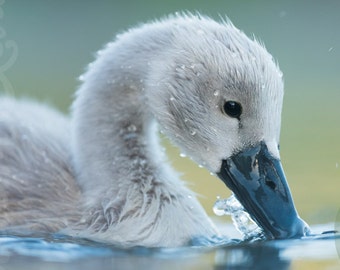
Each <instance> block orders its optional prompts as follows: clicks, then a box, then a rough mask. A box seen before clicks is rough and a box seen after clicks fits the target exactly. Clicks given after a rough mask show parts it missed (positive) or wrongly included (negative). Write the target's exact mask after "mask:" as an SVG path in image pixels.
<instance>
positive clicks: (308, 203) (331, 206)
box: [0, 0, 340, 229]
mask: <svg viewBox="0 0 340 270" xmlns="http://www.w3.org/2000/svg"><path fill="white" fill-rule="evenodd" d="M2 8H3V16H2V18H1V19H0V25H1V27H2V28H3V29H5V31H6V33H7V35H6V37H3V38H2V39H0V42H2V43H1V44H2V45H1V48H0V49H1V50H0V55H1V63H4V62H6V59H7V58H8V57H9V56H10V54H11V50H10V49H6V47H5V46H4V41H5V40H13V41H15V42H16V44H17V46H18V52H19V53H18V57H17V59H16V61H15V63H14V65H12V66H11V68H10V69H8V70H7V71H5V75H6V76H7V78H8V79H9V81H10V82H11V84H12V89H7V92H10V93H11V94H15V95H16V96H22V95H23V96H28V97H33V98H35V99H38V100H41V101H44V102H48V103H50V104H52V105H53V106H56V107H57V108H59V109H60V110H62V111H64V112H66V113H67V112H68V107H69V106H70V104H71V102H72V95H73V93H74V91H75V89H76V88H77V86H78V81H77V77H78V76H79V75H80V74H81V73H82V72H83V71H84V70H85V67H86V65H87V63H89V62H91V61H92V60H93V59H94V56H93V55H94V52H95V51H96V50H98V49H100V48H101V47H102V46H103V44H105V43H106V42H108V41H110V40H111V39H112V38H113V37H114V35H115V34H116V33H117V32H121V31H123V30H125V29H127V28H129V27H131V26H135V25H136V24H139V23H141V22H145V21H148V20H150V19H155V18H159V17H162V16H164V15H166V14H169V13H173V12H175V11H182V10H188V11H199V12H201V13H203V14H206V15H210V16H212V17H214V18H216V19H218V18H219V15H221V16H222V17H224V16H225V15H227V16H228V17H229V18H230V19H231V20H232V21H233V23H234V24H235V25H236V26H237V27H238V28H240V29H242V30H244V31H245V32H246V33H247V34H248V35H252V34H255V36H256V37H258V38H259V39H260V40H262V41H264V43H265V45H266V47H267V49H268V51H269V52H270V53H271V54H272V55H273V56H274V58H275V59H277V61H278V62H279V64H280V67H281V69H282V71H283V73H284V80H285V91H286V92H285V103H284V111H283V123H282V132H281V156H282V161H283V165H284V168H285V171H286V175H287V177H288V180H289V183H290V187H291V190H292V193H293V197H294V199H295V203H296V206H297V208H298V210H299V212H300V215H301V216H302V217H303V218H304V219H305V220H306V221H307V222H309V223H312V224H316V223H328V222H331V223H332V222H334V221H335V216H336V213H337V211H338V210H339V207H340V104H339V103H340V30H339V26H340V15H339V12H340V1H337V0H334V1H292V0H290V1H238V0H233V1H229V0H228V1H218V0H214V1H178V0H173V1H168V2H165V1H150V0H149V1H131V0H125V1H107V0H106V1H97V2H96V1H80V0H76V1H75V0H72V1H54V0H33V1H23V0H22V1H19V0H10V1H9V0H8V1H6V3H5V4H4V5H3V6H2ZM1 63H0V65H1ZM0 87H1V91H3V85H1V86H0ZM0 109H1V108H0ZM165 144H166V145H168V142H167V141H165ZM168 152H169V155H170V159H171V160H172V162H173V164H174V166H176V168H177V169H178V170H180V171H181V172H183V178H185V179H187V180H188V181H189V182H190V186H191V187H192V189H193V190H195V191H196V192H197V193H199V194H200V195H201V196H200V200H201V202H202V204H203V205H204V207H205V208H206V209H207V212H208V213H209V215H213V212H212V210H211V209H212V205H213V203H214V201H215V200H216V196H217V195H220V196H221V197H227V196H229V194H230V193H229V191H228V190H227V189H226V188H225V187H224V185H223V184H222V183H220V181H219V180H217V179H215V178H214V177H212V176H210V175H209V173H208V172H206V171H205V170H204V169H199V168H198V167H197V165H195V164H193V163H191V162H190V161H189V160H187V159H183V158H180V157H179V154H178V151H177V150H176V149H174V148H173V147H171V146H169V147H168ZM227 219H228V218H227V217H223V218H222V220H227ZM330 229H331V228H330Z"/></svg>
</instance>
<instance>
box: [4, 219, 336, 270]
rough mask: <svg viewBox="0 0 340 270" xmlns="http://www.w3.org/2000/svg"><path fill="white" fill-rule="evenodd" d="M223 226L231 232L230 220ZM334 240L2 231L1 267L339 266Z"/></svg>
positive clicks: (315, 228) (320, 228)
mask: <svg viewBox="0 0 340 270" xmlns="http://www.w3.org/2000/svg"><path fill="white" fill-rule="evenodd" d="M224 227H228V230H229V231H230V230H231V231H232V225H231V224H229V225H227V226H224ZM329 228H331V225H330V224H327V225H319V226H313V227H312V229H313V231H315V232H319V231H324V230H326V229H329ZM235 236H237V235H236V234H235ZM339 241H340V234H336V233H333V232H329V233H324V234H321V233H317V235H315V236H311V237H305V238H303V239H295V240H280V241H259V242H253V243H250V242H242V241H241V240H239V239H234V240H232V241H229V242H224V243H221V244H220V245H215V246H192V247H182V248H167V249H165V248H143V247H136V248H130V249H122V248H117V247H115V246H111V245H106V244H101V243H97V242H92V241H89V240H86V239H77V238H72V237H68V236H65V235H60V234H53V235H51V234H45V235H40V236H39V235H31V236H26V237H18V236H14V235H11V236H9V235H4V234H3V235H1V236H0V269H1V270H2V269H136V267H137V266H138V269H278V270H280V269H339V267H340V261H339V254H338V252H339V250H338V252H337V249H336V246H338V248H339V246H340V243H339Z"/></svg>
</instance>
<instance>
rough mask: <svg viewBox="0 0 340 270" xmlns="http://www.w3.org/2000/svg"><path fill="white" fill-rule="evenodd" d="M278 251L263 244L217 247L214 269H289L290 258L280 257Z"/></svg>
mask: <svg viewBox="0 0 340 270" xmlns="http://www.w3.org/2000/svg"><path fill="white" fill-rule="evenodd" d="M280 251H281V250H280V249H279V248H278V247H275V246H269V245H264V244H252V245H244V246H242V245H241V246H238V247H227V248H225V249H218V250H217V251H216V260H215V263H216V266H215V269H235V270H236V269H254V270H256V269H261V270H262V269H278V270H281V269H289V266H290V260H288V259H282V258H281V256H280Z"/></svg>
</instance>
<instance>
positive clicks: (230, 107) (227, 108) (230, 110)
mask: <svg viewBox="0 0 340 270" xmlns="http://www.w3.org/2000/svg"><path fill="white" fill-rule="evenodd" d="M223 112H224V113H225V114H227V115H229V116H230V117H233V118H238V119H239V118H240V116H241V114H242V106H241V104H240V103H238V102H236V101H226V102H225V103H224V105H223Z"/></svg>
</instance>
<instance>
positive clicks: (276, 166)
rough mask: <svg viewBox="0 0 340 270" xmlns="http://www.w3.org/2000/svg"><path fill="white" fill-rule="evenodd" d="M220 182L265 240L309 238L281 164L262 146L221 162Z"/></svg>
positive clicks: (306, 226)
mask: <svg viewBox="0 0 340 270" xmlns="http://www.w3.org/2000/svg"><path fill="white" fill-rule="evenodd" d="M217 175H218V176H219V178H221V179H222V181H223V182H224V183H225V184H226V185H227V186H228V187H229V188H230V189H231V190H232V191H233V192H234V194H235V196H236V198H237V199H238V200H239V201H240V202H241V204H242V205H243V207H244V208H245V210H246V211H247V212H248V213H249V215H250V216H251V218H252V219H253V220H254V221H255V222H256V223H257V224H258V225H259V226H260V227H261V228H262V229H263V231H264V233H265V235H266V237H267V239H284V238H299V237H301V236H304V235H307V234H309V232H310V230H309V227H308V225H307V224H306V223H305V222H304V221H303V220H302V219H301V218H300V217H299V216H298V214H297V212H296V209H295V207H294V202H293V199H292V196H291V193H290V190H289V187H288V184H287V180H286V177H285V175H284V172H283V169H282V166H281V162H280V160H278V159H276V158H274V157H273V156H272V155H271V154H270V153H269V151H268V148H267V146H266V144H265V143H264V142H261V143H260V144H259V145H257V146H254V147H250V148H248V149H245V150H244V151H241V152H240V153H238V154H235V155H233V156H232V157H230V158H228V159H225V160H223V162H222V167H221V171H220V172H219V173H218V174H217Z"/></svg>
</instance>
